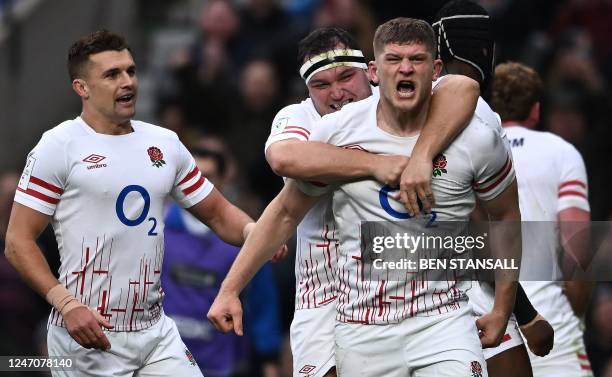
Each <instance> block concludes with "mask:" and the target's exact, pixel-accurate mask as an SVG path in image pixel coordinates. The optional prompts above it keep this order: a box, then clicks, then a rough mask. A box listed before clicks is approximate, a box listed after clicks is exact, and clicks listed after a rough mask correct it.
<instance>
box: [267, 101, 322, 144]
mask: <svg viewBox="0 0 612 377" xmlns="http://www.w3.org/2000/svg"><path fill="white" fill-rule="evenodd" d="M311 131H312V121H311V120H310V119H309V115H308V113H307V112H306V111H305V110H304V109H303V108H302V107H301V106H300V105H299V104H296V105H289V106H286V107H284V108H283V109H281V111H279V112H278V113H277V114H276V116H275V117H274V120H273V121H272V128H271V130H270V136H268V140H267V141H266V147H265V150H266V151H267V150H268V147H269V146H270V145H272V144H274V143H276V142H277V141H281V140H288V139H298V140H301V141H307V140H308V139H309V138H310V133H311Z"/></svg>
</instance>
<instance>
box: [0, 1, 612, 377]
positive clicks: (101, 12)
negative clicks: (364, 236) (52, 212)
mask: <svg viewBox="0 0 612 377" xmlns="http://www.w3.org/2000/svg"><path fill="white" fill-rule="evenodd" d="M479 2H480V3H481V4H482V5H483V6H484V7H485V8H487V9H488V10H489V12H490V14H491V15H492V17H493V20H494V21H493V22H494V28H495V33H496V40H497V61H498V62H504V61H508V60H514V61H520V62H523V63H526V64H528V65H530V66H532V67H534V68H535V69H536V70H537V71H538V72H539V73H540V74H541V76H542V77H543V79H544V82H545V95H544V98H543V118H542V121H541V123H540V125H539V128H540V129H543V130H547V131H550V132H554V133H556V134H558V135H560V136H562V137H563V138H565V139H566V140H567V141H569V142H571V143H572V144H574V145H575V146H576V147H577V148H578V150H579V151H580V152H581V153H582V154H583V157H584V159H585V163H586V167H587V171H588V175H589V186H590V203H591V209H592V217H593V219H594V220H600V221H608V220H611V219H612V205H611V204H612V201H611V200H609V198H608V195H609V192H610V189H609V183H610V182H612V169H611V168H610V166H609V163H610V162H611V159H610V157H609V150H610V147H609V146H610V134H611V130H610V125H611V124H610V123H611V121H612V114H611V112H610V111H609V109H610V105H611V92H610V84H611V79H612V28H610V26H609V25H608V24H609V23H610V21H612V1H611V0H558V1H556V0H539V1H532V0H480V1H479ZM444 3H445V1H444V0H429V1H405V2H398V1H394V0H370V1H365V0H363V1H359V0H283V1H281V0H278V1H275V0H240V1H235V2H226V1H224V0H208V1H202V0H182V1H178V0H177V1H164V0H147V1H145V0H53V1H50V0H0V246H3V245H2V239H3V237H4V234H5V230H6V224H7V221H8V216H9V213H10V207H11V204H12V196H13V192H14V189H15V185H16V180H17V179H18V175H19V173H20V171H21V168H22V165H23V163H24V161H25V156H26V154H27V152H28V151H29V150H30V149H31V148H32V147H33V146H34V145H35V143H36V142H37V141H38V139H39V137H40V135H41V133H42V132H43V131H44V130H47V129H49V128H51V127H53V126H55V125H56V124H58V123H59V122H61V121H63V120H65V119H69V118H74V117H75V116H76V114H78V112H79V110H80V102H79V100H78V98H77V96H76V95H74V93H73V92H72V90H71V87H70V83H69V80H68V76H67V73H66V68H65V59H66V53H67V49H68V46H69V44H70V43H71V42H72V41H73V40H75V39H77V38H78V37H80V36H82V35H85V34H87V33H89V32H91V31H93V30H97V29H100V28H107V29H110V30H112V31H116V32H120V33H123V34H125V35H126V36H127V38H128V40H129V42H130V44H131V46H132V50H133V54H134V57H135V59H136V62H137V65H138V76H139V80H140V92H139V101H138V107H137V119H141V120H145V121H151V122H153V123H156V124H159V125H162V126H165V127H168V128H171V129H173V130H174V131H176V132H177V133H178V134H179V135H180V137H181V139H183V141H184V142H185V143H186V144H193V143H196V142H197V141H198V140H199V139H200V138H201V137H203V136H204V137H207V138H215V139H220V140H222V141H223V140H224V141H225V143H226V145H227V148H226V150H225V153H227V155H228V156H230V159H231V161H232V163H231V164H230V167H231V168H230V174H231V179H230V183H229V184H228V185H227V186H226V188H225V190H224V191H225V193H226V195H227V196H228V197H230V198H231V199H232V200H233V201H234V202H236V203H237V204H238V205H239V206H241V207H242V208H244V209H245V210H247V212H249V213H250V214H251V215H252V216H258V214H259V213H260V211H261V209H262V208H263V206H264V205H265V203H267V202H269V200H270V199H271V198H272V197H273V196H274V195H275V193H276V192H277V190H278V189H279V187H280V184H281V180H280V179H279V178H278V177H276V176H274V174H273V173H272V172H271V171H270V170H269V168H268V166H267V164H266V162H265V160H264V156H263V144H264V141H265V140H266V138H267V135H268V133H269V126H270V122H271V120H272V118H273V116H274V114H275V112H276V111H278V110H279V109H280V108H281V107H282V106H284V105H286V104H289V103H294V102H297V101H299V100H301V99H303V98H304V97H305V96H306V91H305V88H304V85H303V81H302V80H301V79H300V78H299V76H298V74H297V70H298V63H297V61H296V58H295V57H296V54H297V42H298V41H299V39H300V38H302V37H303V36H305V35H306V34H307V33H308V32H309V31H310V30H312V29H314V28H316V27H319V26H328V25H336V26H340V27H343V28H345V29H347V30H349V31H350V32H352V33H353V34H354V35H355V36H356V37H357V39H358V41H359V42H360V44H361V46H362V48H363V50H364V52H365V53H366V55H367V56H368V57H371V49H372V48H371V40H372V36H373V32H374V30H375V28H376V26H377V25H378V24H379V23H381V22H383V21H385V20H387V19H390V18H392V17H396V16H411V17H417V18H424V19H426V20H428V21H431V19H432V17H433V15H434V14H435V12H436V11H437V9H439V7H440V6H441V5H442V4H444ZM534 163H538V162H537V161H534ZM41 245H42V247H43V249H44V250H45V253H46V254H47V255H48V257H49V258H50V260H51V263H52V264H55V265H56V264H57V250H56V246H55V244H54V240H53V236H52V234H51V233H50V232H46V233H45V235H44V236H43V238H42V239H41ZM292 263H293V260H292V258H291V257H290V258H288V259H287V260H285V261H284V262H282V263H281V264H277V265H275V266H274V272H275V278H276V280H277V285H278V289H279V299H280V311H281V318H282V328H283V331H285V332H286V331H287V330H288V325H289V323H290V321H291V315H292V312H293V293H292V287H293V284H294V282H293V281H292V279H293V267H292ZM47 314H48V308H47V304H46V303H45V302H44V301H43V300H42V299H39V298H38V297H36V296H35V295H34V294H33V293H32V292H31V291H30V290H29V289H28V288H27V287H25V286H24V285H23V284H22V283H21V281H20V279H19V277H18V276H17V275H16V272H15V271H14V270H12V268H11V267H10V266H9V265H8V263H7V262H6V260H5V258H4V256H3V255H0V334H2V335H1V336H0V355H36V354H38V353H39V352H42V351H41V349H40V348H41V344H42V343H41V341H42V340H43V339H44V334H45V328H44V324H45V321H46V316H47ZM204 314H205V313H202V317H203V318H204ZM610 318H612V286H611V285H610V283H600V284H598V286H597V289H596V292H595V295H594V297H593V303H592V306H591V309H590V310H589V313H588V314H587V318H586V321H587V326H588V328H587V333H586V342H587V345H588V350H589V355H590V358H591V362H592V365H593V368H594V370H595V373H596V375H597V376H612V359H611V356H610V355H611V354H612V321H611V320H610ZM285 348H286V347H285ZM281 354H282V352H281ZM281 359H283V357H282V355H281ZM284 360H285V361H286V358H285V359H284ZM285 364H286V363H285ZM285 369H286V368H285ZM280 371H281V375H282V376H284V375H286V374H284V373H286V372H285V371H284V370H283V367H281V368H280ZM12 375H17V374H12ZM25 375H27V374H25Z"/></svg>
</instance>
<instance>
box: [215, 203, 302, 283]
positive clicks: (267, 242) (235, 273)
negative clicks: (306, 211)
mask: <svg viewBox="0 0 612 377" xmlns="http://www.w3.org/2000/svg"><path fill="white" fill-rule="evenodd" d="M298 222H299V220H298V219H294V218H292V217H291V215H290V214H289V213H288V212H287V211H286V209H285V208H284V206H283V205H282V204H281V203H280V200H279V198H278V197H277V198H275V199H274V200H273V201H272V202H271V203H270V205H269V206H268V207H267V208H266V210H265V211H264V213H263V214H262V215H261V218H260V219H259V221H258V222H257V223H256V224H255V227H254V229H253V231H252V232H251V233H250V235H249V237H248V238H247V240H246V242H245V243H244V246H243V247H242V250H240V253H239V254H238V257H237V258H236V260H235V261H234V264H233V265H232V268H231V269H230V271H229V273H228V274H227V277H226V278H225V280H224V281H223V284H222V287H221V289H222V290H224V291H227V292H232V293H235V294H239V293H240V292H241V291H242V290H243V289H244V287H245V286H246V284H247V283H248V282H249V281H250V280H251V279H252V278H253V276H254V275H255V273H257V271H259V269H260V268H261V267H262V266H263V265H264V263H266V262H267V261H268V260H269V259H270V258H271V257H272V256H273V255H274V253H275V252H276V250H278V249H279V248H280V247H281V246H282V244H283V243H284V242H285V241H286V240H287V239H288V238H289V237H290V236H291V234H292V233H293V231H294V230H295V227H296V226H297V224H298Z"/></svg>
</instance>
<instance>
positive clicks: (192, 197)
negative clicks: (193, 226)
mask: <svg viewBox="0 0 612 377" xmlns="http://www.w3.org/2000/svg"><path fill="white" fill-rule="evenodd" d="M213 188H215V186H214V185H213V184H212V183H211V182H210V181H209V180H208V179H205V181H204V184H203V185H202V186H201V187H200V188H198V189H197V190H196V191H194V192H192V193H191V194H189V195H188V196H186V197H185V198H184V199H182V200H181V201H180V202H179V204H180V205H181V207H183V208H190V207H193V206H194V205H196V204H198V203H199V202H201V201H202V200H204V199H205V198H206V197H207V196H208V194H210V193H211V192H212V190H213Z"/></svg>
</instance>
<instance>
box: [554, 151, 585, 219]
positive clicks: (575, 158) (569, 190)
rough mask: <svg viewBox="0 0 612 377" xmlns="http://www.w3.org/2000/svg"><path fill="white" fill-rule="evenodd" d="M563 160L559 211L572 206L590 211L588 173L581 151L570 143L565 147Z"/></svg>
mask: <svg viewBox="0 0 612 377" xmlns="http://www.w3.org/2000/svg"><path fill="white" fill-rule="evenodd" d="M561 162H562V166H561V180H560V182H561V183H560V184H559V201H558V205H557V212H561V211H562V210H564V209H567V208H572V207H576V208H580V209H582V210H585V211H587V212H590V206H589V199H588V198H589V197H588V195H589V191H588V186H587V183H588V181H587V174H586V168H585V167H584V161H583V160H582V156H581V155H580V152H578V151H577V150H576V148H574V146H572V145H569V144H568V145H567V146H566V148H563V156H562V157H561Z"/></svg>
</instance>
